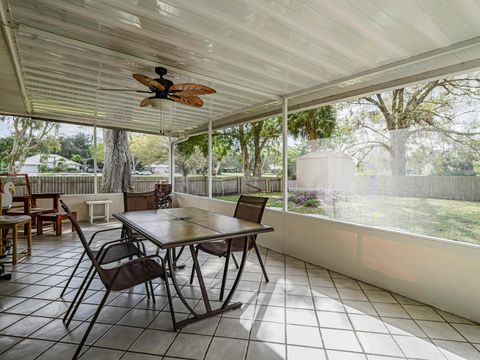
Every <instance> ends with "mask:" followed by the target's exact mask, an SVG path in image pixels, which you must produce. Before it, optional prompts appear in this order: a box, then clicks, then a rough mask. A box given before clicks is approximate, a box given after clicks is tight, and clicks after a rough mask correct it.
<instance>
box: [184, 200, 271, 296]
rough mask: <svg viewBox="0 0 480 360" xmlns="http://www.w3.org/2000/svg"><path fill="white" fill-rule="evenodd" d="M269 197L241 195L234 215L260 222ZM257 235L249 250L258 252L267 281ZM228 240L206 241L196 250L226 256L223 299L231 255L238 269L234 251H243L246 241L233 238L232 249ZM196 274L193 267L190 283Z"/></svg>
mask: <svg viewBox="0 0 480 360" xmlns="http://www.w3.org/2000/svg"><path fill="white" fill-rule="evenodd" d="M267 201H268V198H265V197H257V196H245V195H241V196H240V199H238V202H237V207H236V208H235V213H234V215H233V216H234V217H236V218H238V219H242V220H247V221H252V222H256V223H259V224H260V222H261V221H262V217H263V212H264V210H265V205H266V204H267ZM256 239H257V237H256V236H252V237H251V241H250V243H249V248H248V250H251V249H252V248H254V249H255V253H256V254H257V257H258V261H259V263H260V266H261V268H262V272H263V276H264V277H265V281H266V282H269V279H268V275H267V271H266V270H265V266H264V265H263V261H262V257H261V256H260V251H259V250H258V246H257V244H256ZM228 243H229V241H228V240H224V241H212V242H206V243H203V244H199V245H197V247H196V249H195V251H196V253H197V255H198V252H199V251H200V250H202V251H203V252H206V253H208V254H210V255H215V256H218V257H225V268H224V269H223V278H222V288H221V290H220V298H219V299H220V300H223V294H224V292H225V283H226V281H227V273H228V264H229V260H230V256H229V254H230V255H231V257H232V259H233V261H234V263H235V266H236V267H237V269H238V263H237V260H236V259H235V255H234V254H233V253H234V252H241V251H243V246H244V243H245V238H238V239H233V240H231V246H230V249H229V248H228V247H229V246H228ZM194 275H195V268H192V274H191V276H190V284H193V277H194Z"/></svg>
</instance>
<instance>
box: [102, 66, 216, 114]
mask: <svg viewBox="0 0 480 360" xmlns="http://www.w3.org/2000/svg"><path fill="white" fill-rule="evenodd" d="M155 72H156V73H157V74H158V75H159V76H160V77H159V78H156V79H152V78H151V77H148V76H146V75H143V74H132V76H133V78H134V79H135V80H137V81H138V82H140V83H141V84H143V85H145V86H147V87H148V91H147V90H133V89H98V90H102V91H135V92H139V93H148V94H152V95H153V96H149V97H146V98H144V99H143V100H142V101H141V102H140V107H145V106H149V105H151V106H152V107H155V108H163V107H164V105H168V103H170V101H173V102H178V103H181V104H184V105H189V106H194V107H202V106H203V100H202V99H200V98H199V97H198V95H207V94H214V93H216V91H215V90H214V89H212V88H210V87H208V86H205V85H201V84H193V83H179V84H174V83H173V82H172V81H171V80H168V79H165V78H164V76H165V75H166V74H167V69H165V68H163V67H156V68H155ZM170 104H171V103H170Z"/></svg>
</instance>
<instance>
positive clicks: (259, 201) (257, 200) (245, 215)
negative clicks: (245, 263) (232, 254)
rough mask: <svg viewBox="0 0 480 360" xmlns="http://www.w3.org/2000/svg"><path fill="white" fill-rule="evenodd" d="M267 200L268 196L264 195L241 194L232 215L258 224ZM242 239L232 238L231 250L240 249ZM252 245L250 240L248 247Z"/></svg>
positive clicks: (242, 244) (242, 242)
mask: <svg viewBox="0 0 480 360" xmlns="http://www.w3.org/2000/svg"><path fill="white" fill-rule="evenodd" d="M267 201H268V198H265V197H258V196H246V195H241V196H240V199H238V202H237V207H236V208H235V213H234V214H233V217H236V218H237V219H242V220H247V221H252V222H256V223H258V224H260V222H261V221H262V217H263V212H264V210H265V206H266V205H267ZM255 237H256V236H255ZM244 241H245V240H244V238H243V239H242V238H239V239H234V240H233V241H232V251H241V250H242V249H243V246H244ZM252 247H253V242H250V244H249V247H248V248H249V249H251V248H252Z"/></svg>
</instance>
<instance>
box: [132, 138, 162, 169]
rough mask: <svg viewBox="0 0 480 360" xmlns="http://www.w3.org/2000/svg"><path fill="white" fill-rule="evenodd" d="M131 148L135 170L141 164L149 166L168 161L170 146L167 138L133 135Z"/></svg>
mask: <svg viewBox="0 0 480 360" xmlns="http://www.w3.org/2000/svg"><path fill="white" fill-rule="evenodd" d="M129 147H130V150H131V152H132V157H133V162H134V166H133V168H134V169H136V168H137V164H139V163H141V164H143V165H149V164H154V163H157V162H165V161H167V159H168V144H167V142H166V140H165V138H163V137H160V136H158V135H149V134H142V135H137V134H136V135H131V136H130V137H129Z"/></svg>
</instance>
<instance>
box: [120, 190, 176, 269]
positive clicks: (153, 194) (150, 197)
mask: <svg viewBox="0 0 480 360" xmlns="http://www.w3.org/2000/svg"><path fill="white" fill-rule="evenodd" d="M171 192H172V186H171V185H170V184H156V185H155V190H154V191H147V192H141V193H134V192H124V193H123V208H124V210H125V211H140V210H156V209H167V208H171V207H172V198H171ZM126 231H128V230H126V229H125V230H124V233H125V232H126ZM129 237H130V238H131V239H134V240H135V239H141V236H140V235H139V234H137V233H130V235H129ZM174 250H175V249H174ZM183 250H184V246H182V247H181V249H180V251H179V252H178V254H176V252H175V251H174V254H173V256H174V259H173V262H174V264H175V268H176V269H183V268H184V267H185V265H181V266H176V263H177V260H178V259H179V258H180V256H181V255H182V253H183ZM157 254H158V251H157Z"/></svg>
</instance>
